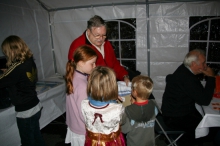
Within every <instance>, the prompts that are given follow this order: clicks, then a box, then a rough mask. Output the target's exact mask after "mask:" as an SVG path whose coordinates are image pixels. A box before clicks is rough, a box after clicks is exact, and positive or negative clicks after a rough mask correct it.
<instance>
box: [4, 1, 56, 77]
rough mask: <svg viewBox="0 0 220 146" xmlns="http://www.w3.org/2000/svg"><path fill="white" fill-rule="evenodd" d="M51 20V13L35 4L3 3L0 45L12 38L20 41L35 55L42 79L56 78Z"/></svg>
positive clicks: (22, 2)
mask: <svg viewBox="0 0 220 146" xmlns="http://www.w3.org/2000/svg"><path fill="white" fill-rule="evenodd" d="M48 16H49V15H48V12H47V11H45V10H44V9H43V8H42V7H41V6H40V5H39V3H38V2H36V1H25V0H20V1H19V2H18V1H17V0H1V2H0V19H1V23H0V30H1V35H0V42H1V43H2V41H3V40H4V39H5V38H6V37H8V36H9V35H18V36H19V37H21V38H22V39H23V40H24V41H25V42H26V43H27V45H28V46H29V48H30V49H31V51H32V53H33V54H34V59H35V62H36V65H37V68H38V78H39V79H44V78H48V77H50V76H51V75H54V74H55V71H54V66H53V58H52V47H51V40H50V39H51V37H50V31H49V20H48ZM2 55H3V54H2V52H1V51H0V56H2Z"/></svg>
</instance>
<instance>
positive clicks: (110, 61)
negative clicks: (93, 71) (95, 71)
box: [68, 33, 128, 80]
mask: <svg viewBox="0 0 220 146" xmlns="http://www.w3.org/2000/svg"><path fill="white" fill-rule="evenodd" d="M85 44H87V45H89V46H91V47H92V48H93V49H94V50H95V51H96V53H97V55H98V58H97V61H96V65H97V66H107V67H110V68H112V69H113V70H114V71H115V73H116V77H117V79H119V80H123V76H124V75H128V72H127V71H126V70H125V68H124V67H122V66H121V65H120V63H119V61H118V60H117V58H116V56H115V52H114V49H113V48H112V45H111V43H110V42H109V41H108V40H106V41H105V44H104V52H105V58H103V57H102V54H101V53H100V52H99V51H98V50H97V49H96V48H95V47H94V46H93V45H92V44H91V43H90V42H89V41H88V39H87V38H86V35H85V33H83V34H82V35H81V36H79V37H78V38H77V39H75V40H74V41H73V42H72V44H71V45H70V49H69V54H68V60H71V59H72V58H73V52H74V51H75V50H76V49H77V48H78V47H79V46H82V45H85Z"/></svg>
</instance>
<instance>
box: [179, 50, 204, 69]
mask: <svg viewBox="0 0 220 146" xmlns="http://www.w3.org/2000/svg"><path fill="white" fill-rule="evenodd" d="M192 52H193V53H192ZM199 55H204V56H205V51H203V50H201V49H194V50H192V51H190V52H189V53H187V54H186V56H185V58H184V61H183V64H184V65H185V66H188V67H190V66H191V64H192V62H196V63H197V64H199V63H200V62H198V58H199Z"/></svg>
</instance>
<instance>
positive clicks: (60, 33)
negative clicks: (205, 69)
mask: <svg viewBox="0 0 220 146" xmlns="http://www.w3.org/2000/svg"><path fill="white" fill-rule="evenodd" d="M219 8H220V2H219V1H217V0H216V1H198V0H188V1H187V0H185V1H177V0H176V1H174V0H170V1H166V0H161V1H160V0H92V1H88V0H0V30H1V31H0V32H1V35H0V42H2V41H3V40H4V39H5V38H6V37H7V36H9V35H18V36H20V37H21V38H23V39H24V40H25V42H26V43H27V44H28V46H29V47H30V48H31V50H32V52H33V54H34V58H35V62H36V64H37V67H38V76H39V79H45V78H49V77H50V76H53V75H54V74H55V73H58V74H60V75H64V74H65V65H66V62H67V54H68V49H69V46H70V44H71V42H72V41H73V40H74V39H75V38H77V37H78V36H79V35H81V34H82V33H83V32H84V31H85V29H86V24H87V20H88V19H89V18H90V17H91V16H94V15H99V16H101V17H102V18H103V19H105V20H112V19H124V18H136V59H137V60H136V68H137V70H139V71H140V72H141V73H142V74H143V75H149V76H150V77H151V78H152V79H153V81H154V91H153V94H154V96H155V97H156V100H157V102H158V103H159V104H160V103H161V98H162V95H163V92H164V88H165V76H166V75H167V74H169V73H173V71H174V70H175V69H176V68H177V67H178V66H179V65H180V64H181V63H182V61H183V58H184V56H185V54H186V53H187V52H188V51H189V17H190V16H219V15H220V9H219ZM2 55H3V54H2V53H1V52H0V56H2Z"/></svg>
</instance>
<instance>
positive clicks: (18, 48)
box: [1, 35, 33, 66]
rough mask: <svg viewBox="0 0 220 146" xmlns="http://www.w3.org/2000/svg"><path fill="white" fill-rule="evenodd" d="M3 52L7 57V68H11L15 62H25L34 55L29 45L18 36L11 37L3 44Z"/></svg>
mask: <svg viewBox="0 0 220 146" xmlns="http://www.w3.org/2000/svg"><path fill="white" fill-rule="evenodd" d="M1 47H2V52H3V53H4V54H5V56H6V57H7V63H6V66H10V65H11V64H12V63H13V62H16V61H20V62H24V61H25V60H27V59H28V58H30V57H32V56H33V54H32V52H31V50H30V49H29V48H28V46H27V44H26V43H25V42H24V41H23V40H22V39H21V38H20V37H18V36H15V35H11V36H9V37H7V38H6V39H5V40H4V41H3V42H2V45H1Z"/></svg>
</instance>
